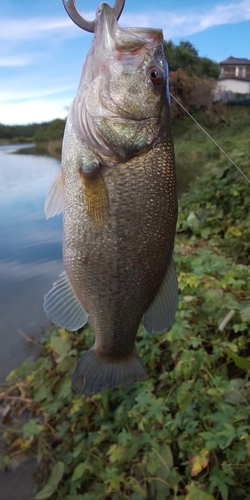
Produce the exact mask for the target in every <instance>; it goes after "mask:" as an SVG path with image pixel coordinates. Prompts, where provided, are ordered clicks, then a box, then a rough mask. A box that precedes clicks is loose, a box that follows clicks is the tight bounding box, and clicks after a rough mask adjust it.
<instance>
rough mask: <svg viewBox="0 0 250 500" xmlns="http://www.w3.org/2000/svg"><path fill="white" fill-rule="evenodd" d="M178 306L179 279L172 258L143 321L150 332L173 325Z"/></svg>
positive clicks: (157, 331)
mask: <svg viewBox="0 0 250 500" xmlns="http://www.w3.org/2000/svg"><path fill="white" fill-rule="evenodd" d="M177 307H178V281H177V276H176V270H175V264H174V261H173V259H171V262H170V265H169V267H168V269H167V272H166V275H165V277H164V280H163V282H162V284H161V287H160V289H159V291H158V293H157V295H156V297H155V298H154V300H153V302H152V303H151V304H150V306H149V308H148V309H147V311H146V312H145V314H144V316H143V318H142V322H143V324H144V327H145V329H146V331H147V332H148V333H153V332H154V333H163V332H166V331H167V330H168V328H170V326H171V325H172V323H173V321H174V318H175V314H176V310H177Z"/></svg>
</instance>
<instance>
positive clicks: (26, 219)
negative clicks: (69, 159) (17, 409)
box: [0, 145, 63, 384]
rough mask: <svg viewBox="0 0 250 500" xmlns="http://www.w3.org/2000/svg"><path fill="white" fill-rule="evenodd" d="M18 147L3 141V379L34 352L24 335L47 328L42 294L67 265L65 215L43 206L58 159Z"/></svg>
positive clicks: (0, 346) (0, 177)
mask: <svg viewBox="0 0 250 500" xmlns="http://www.w3.org/2000/svg"><path fill="white" fill-rule="evenodd" d="M24 147H25V146H22V148H24ZM19 149H20V145H18V146H14V145H11V146H9V145H8V146H0V318H1V321H0V341H1V342H0V384H1V383H2V382H3V381H4V380H5V377H6V375H7V374H8V373H9V372H10V370H12V369H14V368H16V367H17V366H19V365H20V364H21V362H22V361H23V360H24V359H26V358H27V357H28V356H30V355H32V354H33V353H34V348H32V344H30V343H27V341H26V340H25V337H24V336H27V337H29V336H32V338H33V339H34V340H37V339H39V337H40V335H41V332H42V331H43V330H44V329H46V328H47V327H48V325H49V321H48V319H47V318H46V316H45V314H44V312H43V297H44V294H45V293H46V292H47V291H48V290H49V289H50V288H51V286H52V283H53V282H54V281H55V280H56V278H57V276H58V275H59V274H60V272H61V271H62V269H63V265H62V251H61V246H62V216H61V215H60V216H57V217H53V218H52V219H49V220H47V221H46V219H45V215H44V211H43V205H44V201H45V197H46V191H47V189H48V187H49V185H50V183H51V181H52V180H53V178H54V177H55V175H56V173H57V172H58V170H59V161H58V160H56V159H54V158H50V157H46V156H35V155H25V154H13V153H15V151H17V150H19ZM23 153H24V151H23Z"/></svg>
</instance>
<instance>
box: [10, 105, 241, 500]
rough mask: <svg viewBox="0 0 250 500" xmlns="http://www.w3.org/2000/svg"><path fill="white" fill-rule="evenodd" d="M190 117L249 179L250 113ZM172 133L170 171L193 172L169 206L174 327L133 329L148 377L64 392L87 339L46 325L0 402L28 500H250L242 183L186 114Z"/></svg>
mask: <svg viewBox="0 0 250 500" xmlns="http://www.w3.org/2000/svg"><path fill="white" fill-rule="evenodd" d="M197 117H198V119H199V121H201V122H202V124H203V125H206V126H207V127H208V128H210V129H211V130H210V131H213V132H212V135H213V136H214V137H215V138H216V139H218V140H219V142H220V144H221V145H222V147H224V148H225V149H226V151H227V153H228V154H229V155H231V156H232V157H233V159H234V160H235V161H236V162H237V163H238V164H239V166H240V167H241V168H242V169H244V171H245V173H246V174H247V175H248V176H249V175H250V162H249V159H250V145H249V138H248V134H249V132H248V131H249V125H250V123H249V122H250V118H249V113H247V111H246V110H245V109H240V110H236V109H233V110H231V109H230V110H228V109H225V108H221V109H220V110H219V111H218V110H217V111H215V112H214V114H209V115H207V114H202V113H199V114H198V116H197ZM174 131H175V137H176V139H175V145H176V157H177V170H179V169H180V166H181V165H182V164H184V167H185V168H186V169H187V170H188V169H189V170H190V169H193V168H194V169H195V170H196V171H197V173H198V172H199V177H198V179H197V180H196V181H193V182H192V185H191V189H190V191H189V192H188V193H187V194H185V195H183V196H182V197H181V200H180V206H179V222H178V233H177V238H176V246H175V261H176V266H177V273H178V279H179V290H180V296H179V309H178V313H177V315H176V320H175V323H174V325H173V326H172V328H171V329H170V330H169V331H168V332H166V333H165V334H163V335H158V336H157V335H155V336H154V335H147V334H146V333H145V331H144V329H143V328H142V327H141V328H140V330H139V332H138V339H137V348H138V351H139V353H140V355H141V357H142V359H143V361H144V363H145V365H146V368H147V371H148V376H149V378H148V380H147V381H146V382H140V383H137V384H134V385H130V386H127V387H125V388H124V389H117V390H113V391H105V392H103V393H102V394H100V395H97V396H94V397H93V398H88V397H83V396H79V395H76V394H74V393H73V392H72V390H71V387H70V379H71V375H72V373H73V371H74V369H75V367H76V363H77V360H78V359H79V357H80V356H81V354H82V353H83V352H85V351H86V349H88V348H89V347H90V346H91V345H92V343H93V332H92V330H91V328H90V327H87V328H85V329H83V330H81V331H79V332H77V333H70V332H67V331H65V330H64V329H61V328H57V327H55V326H53V327H52V328H51V329H50V330H49V331H48V332H47V334H46V335H45V337H44V338H43V340H42V350H41V353H40V356H39V358H38V359H37V360H36V361H34V360H32V359H29V360H27V361H26V362H25V363H23V365H22V366H21V367H19V368H18V369H16V370H15V371H13V372H11V373H10V375H9V376H8V380H7V382H6V385H5V387H3V388H2V392H1V393H0V399H1V400H2V407H3V415H4V417H3V422H2V425H3V427H4V439H5V447H6V449H5V455H3V456H1V457H0V464H1V465H0V466H1V467H2V468H3V469H8V468H11V466H12V460H13V459H14V458H15V456H16V455H18V454H20V453H21V454H23V453H24V454H27V453H33V454H35V455H36V456H37V459H38V464H39V466H38V474H37V481H38V488H37V494H36V496H35V499H36V500H39V499H40V500H42V499H47V498H50V499H51V500H60V499H63V500H104V499H106V500H122V499H131V500H166V499H167V500H174V499H175V500H177V499H178V500H236V499H237V500H250V480H249V467H250V420H249V415H250V390H249V389H250V382H249V375H250V336H249V329H250V269H249V267H248V264H249V259H250V230H249V217H250V195H249V184H248V183H247V181H246V180H244V179H243V178H242V177H241V175H240V174H239V172H238V171H237V170H236V169H235V167H233V165H231V164H230V162H229V161H228V160H227V158H226V157H225V156H224V155H222V153H221V152H220V151H219V150H218V149H217V148H216V147H215V146H214V145H213V144H212V143H211V142H210V141H209V140H208V139H207V138H206V137H205V135H204V134H203V133H202V132H201V131H200V130H199V129H198V128H197V126H196V125H195V124H194V123H193V122H192V121H191V120H190V118H187V119H184V118H181V119H179V120H178V119H177V120H176V121H175V124H174ZM20 415H25V423H23V420H20Z"/></svg>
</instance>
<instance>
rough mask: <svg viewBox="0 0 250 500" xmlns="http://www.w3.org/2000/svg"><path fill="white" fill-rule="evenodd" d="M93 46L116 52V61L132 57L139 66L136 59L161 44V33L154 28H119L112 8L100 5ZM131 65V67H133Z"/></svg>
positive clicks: (139, 61)
mask: <svg viewBox="0 0 250 500" xmlns="http://www.w3.org/2000/svg"><path fill="white" fill-rule="evenodd" d="M94 33H95V45H98V44H100V46H101V47H102V51H105V52H106V51H107V52H106V53H108V52H109V51H110V53H111V52H113V51H114V49H115V50H116V57H117V60H120V61H123V60H125V61H126V59H127V58H129V56H137V57H134V61H133V63H134V64H135V59H136V63H137V64H138V65H140V63H141V60H140V57H138V56H139V55H140V54H141V55H142V59H143V56H144V54H145V52H146V51H147V50H148V49H149V48H151V47H154V46H157V45H159V44H161V43H162V42H163V32H162V30H161V29H155V28H121V27H120V26H119V24H118V22H117V19H116V17H115V15H114V11H113V8H111V7H110V5H108V4H107V3H102V4H100V5H99V7H98V8H97V12H96V20H95V31H94ZM134 64H133V65H134Z"/></svg>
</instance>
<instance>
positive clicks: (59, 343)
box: [50, 336, 71, 356]
mask: <svg viewBox="0 0 250 500" xmlns="http://www.w3.org/2000/svg"><path fill="white" fill-rule="evenodd" d="M50 345H51V347H52V349H53V350H54V351H55V352H56V353H57V354H59V356H63V355H64V354H67V352H69V350H70V348H71V343H70V341H69V340H64V339H62V338H61V337H56V336H53V337H52V338H51V340H50Z"/></svg>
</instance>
